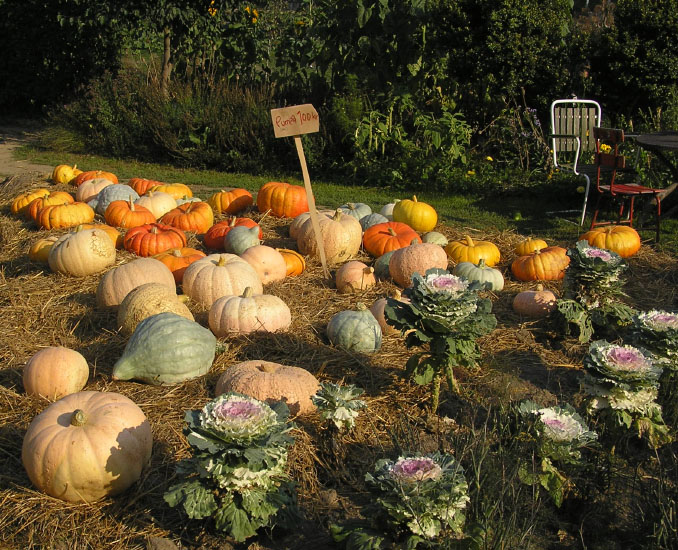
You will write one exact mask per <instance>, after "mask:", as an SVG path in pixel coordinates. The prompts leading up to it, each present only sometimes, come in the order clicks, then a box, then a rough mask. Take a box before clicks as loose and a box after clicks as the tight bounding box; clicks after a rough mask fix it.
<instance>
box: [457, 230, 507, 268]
mask: <svg viewBox="0 0 678 550" xmlns="http://www.w3.org/2000/svg"><path fill="white" fill-rule="evenodd" d="M445 252H447V255H448V256H449V258H450V260H452V261H453V262H455V263H461V262H471V263H472V264H477V263H478V262H479V261H480V260H485V265H486V266H488V267H493V266H495V265H497V264H498V263H499V260H500V259H501V254H500V252H499V249H498V248H497V245H495V244H494V243H491V242H489V241H474V240H473V239H472V238H471V237H469V236H468V235H466V237H465V238H464V239H463V240H460V241H453V242H451V243H449V244H448V245H447V246H446V247H445Z"/></svg>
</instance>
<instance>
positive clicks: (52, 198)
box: [24, 191, 75, 221]
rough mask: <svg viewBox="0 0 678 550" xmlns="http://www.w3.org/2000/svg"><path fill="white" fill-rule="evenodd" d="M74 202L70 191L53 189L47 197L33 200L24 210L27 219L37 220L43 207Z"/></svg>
mask: <svg viewBox="0 0 678 550" xmlns="http://www.w3.org/2000/svg"><path fill="white" fill-rule="evenodd" d="M74 202H75V200H74V199H73V195H71V194H70V193H67V192H66V191H52V192H51V193H50V194H49V195H47V196H46V197H40V198H38V199H34V200H32V201H31V203H30V204H29V205H28V208H26V210H25V211H24V217H25V218H26V219H27V220H33V221H36V220H37V219H38V214H39V213H40V210H42V209H43V208H45V207H47V206H54V205H55V204H73V203H74Z"/></svg>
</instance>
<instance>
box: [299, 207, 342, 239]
mask: <svg viewBox="0 0 678 550" xmlns="http://www.w3.org/2000/svg"><path fill="white" fill-rule="evenodd" d="M317 212H318V217H322V216H323V215H329V216H334V213H335V212H336V209H335V210H318V211H317ZM310 217H311V213H310V212H302V213H301V214H299V215H298V216H296V217H295V218H294V219H293V220H292V223H291V224H290V227H289V233H290V237H292V238H293V239H296V238H297V237H298V236H299V229H300V228H301V226H302V225H303V224H304V222H306V220H308V219H309V218H310Z"/></svg>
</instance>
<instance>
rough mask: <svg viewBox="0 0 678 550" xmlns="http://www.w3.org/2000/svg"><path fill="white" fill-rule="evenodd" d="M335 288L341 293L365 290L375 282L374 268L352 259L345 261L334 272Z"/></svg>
mask: <svg viewBox="0 0 678 550" xmlns="http://www.w3.org/2000/svg"><path fill="white" fill-rule="evenodd" d="M335 281H336V285H337V290H338V291H339V292H340V293H342V294H350V293H352V292H360V291H361V290H367V289H368V288H371V287H373V286H374V285H375V284H377V280H376V278H375V277H374V268H373V267H369V266H367V265H366V264H364V263H363V262H359V261H358V260H353V261H350V262H347V263H345V264H344V265H342V266H341V267H340V268H339V269H337V273H336V274H335Z"/></svg>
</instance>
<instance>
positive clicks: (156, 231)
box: [149, 224, 158, 235]
mask: <svg viewBox="0 0 678 550" xmlns="http://www.w3.org/2000/svg"><path fill="white" fill-rule="evenodd" d="M149 233H153V234H154V235H157V234H158V226H157V225H155V224H153V225H152V226H151V230H150V231H149Z"/></svg>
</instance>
